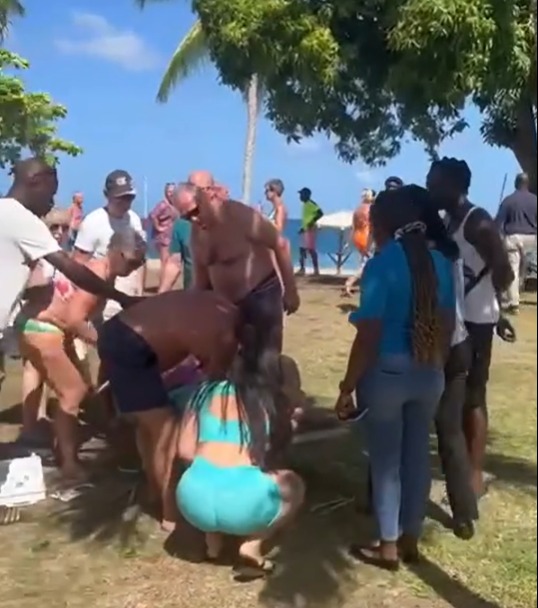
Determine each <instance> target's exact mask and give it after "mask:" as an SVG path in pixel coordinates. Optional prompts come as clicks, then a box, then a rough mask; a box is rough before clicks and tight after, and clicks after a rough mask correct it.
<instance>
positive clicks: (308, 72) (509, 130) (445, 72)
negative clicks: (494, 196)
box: [193, 0, 536, 179]
mask: <svg viewBox="0 0 538 608" xmlns="http://www.w3.org/2000/svg"><path fill="white" fill-rule="evenodd" d="M193 7H194V9H195V10H196V12H197V13H198V15H199V17H200V20H201V23H202V27H203V29H204V32H205V34H206V40H207V44H208V47H209V49H210V53H211V56H212V59H213V61H214V62H215V64H216V65H217V67H218V68H219V70H220V74H221V77H222V80H223V82H224V83H225V84H228V85H231V86H233V87H237V88H240V89H242V88H244V84H245V82H246V80H247V79H248V78H249V76H250V75H251V74H253V73H257V74H259V75H260V78H262V79H263V82H264V85H265V87H266V91H267V110H268V116H269V118H270V119H272V121H273V122H274V124H275V126H276V128H277V129H278V130H279V131H280V132H282V133H283V134H285V135H286V136H288V137H289V138H291V139H297V138H300V137H301V136H305V135H306V136H308V135H311V134H312V133H314V132H316V131H321V132H326V133H328V134H332V135H333V136H335V137H336V141H337V144H336V148H337V151H338V153H339V154H340V156H341V157H342V158H343V159H345V160H347V161H350V162H351V161H353V160H355V159H356V158H357V157H361V158H362V159H363V160H364V161H365V162H367V163H369V164H374V165H375V164H380V163H383V162H384V161H386V160H387V159H389V158H391V157H393V156H394V155H396V154H397V153H398V152H399V151H400V147H401V144H402V141H404V139H405V137H406V134H410V135H411V137H413V138H415V139H418V140H420V141H422V142H424V144H425V146H426V148H427V149H428V150H429V151H430V152H431V153H432V154H434V153H435V150H436V149H437V148H438V146H439V144H440V143H441V142H442V141H443V139H445V138H446V137H449V136H451V135H452V134H454V133H455V132H458V131H461V130H462V129H464V128H465V127H466V126H467V125H466V123H465V121H464V119H463V110H464V108H465V105H466V104H467V103H468V102H469V101H470V100H471V101H473V102H474V103H475V104H476V105H477V106H478V107H479V108H480V110H481V111H482V112H483V117H484V122H483V125H482V133H483V135H484V137H485V139H486V141H487V142H488V143H490V144H493V145H499V146H504V147H508V148H510V149H511V150H513V152H514V153H515V155H516V157H517V159H518V160H519V162H520V164H521V165H522V167H523V168H524V169H525V170H527V171H528V172H529V173H531V174H532V175H533V176H534V179H536V177H535V176H536V30H535V15H536V3H535V0H264V1H263V2H260V1H259V0H193Z"/></svg>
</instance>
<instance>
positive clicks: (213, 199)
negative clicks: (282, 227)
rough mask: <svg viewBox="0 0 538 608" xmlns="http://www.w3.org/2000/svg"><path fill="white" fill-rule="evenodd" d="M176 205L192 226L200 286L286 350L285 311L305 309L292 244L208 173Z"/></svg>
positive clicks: (184, 188)
mask: <svg viewBox="0 0 538 608" xmlns="http://www.w3.org/2000/svg"><path fill="white" fill-rule="evenodd" d="M174 204H175V205H176V207H177V209H178V211H179V212H180V214H181V216H182V218H183V219H186V220H189V221H190V222H191V223H192V239H191V247H192V254H193V262H194V277H195V286H196V288H197V289H204V290H205V289H213V290H214V291H215V292H216V293H218V294H220V295H222V296H224V297H226V298H228V299H229V300H230V301H231V302H234V303H235V304H236V305H237V307H238V308H239V309H240V311H241V314H242V315H243V318H244V321H245V322H248V323H249V324H251V325H254V326H256V327H257V328H258V327H259V328H263V331H264V332H265V336H266V340H267V341H268V343H270V344H271V345H272V346H273V347H274V348H276V349H278V350H279V351H280V350H281V349H282V331H283V330H282V326H283V313H284V310H285V311H286V312H287V313H288V314H292V313H294V312H295V311H296V310H297V309H298V308H299V305H300V300H299V294H298V292H297V285H296V283H295V277H294V275H293V267H292V265H291V259H290V253H289V245H288V242H287V240H286V239H285V238H284V237H283V236H282V235H280V234H279V232H278V230H276V228H275V226H274V225H273V224H272V223H271V222H270V221H268V220H267V219H266V218H264V217H263V216H262V215H261V213H259V212H258V211H256V210H254V209H252V208H251V207H247V206H246V205H243V204H242V203H237V202H236V201H231V200H226V201H225V200H223V199H222V197H221V196H220V194H219V192H215V190H214V181H213V177H212V176H211V174H210V173H208V172H206V171H198V172H195V173H193V174H191V175H190V177H189V183H186V184H180V185H179V186H178V187H177V189H176V195H175V199H174Z"/></svg>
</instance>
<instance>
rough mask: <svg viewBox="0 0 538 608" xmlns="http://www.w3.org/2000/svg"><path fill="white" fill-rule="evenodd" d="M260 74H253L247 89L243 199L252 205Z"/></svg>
mask: <svg viewBox="0 0 538 608" xmlns="http://www.w3.org/2000/svg"><path fill="white" fill-rule="evenodd" d="M258 104H259V92H258V75H257V74H253V75H252V77H251V79H250V82H249V83H248V91H247V115H248V122H247V139H246V143H245V157H244V163H243V193H242V200H243V203H245V205H250V202H251V201H250V199H251V195H252V171H253V167H254V150H255V148H256V127H257V122H258V111H259V107H258Z"/></svg>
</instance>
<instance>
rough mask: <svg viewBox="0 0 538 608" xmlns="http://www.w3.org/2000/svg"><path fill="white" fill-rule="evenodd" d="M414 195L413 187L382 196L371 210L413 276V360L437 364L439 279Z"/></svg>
mask: <svg viewBox="0 0 538 608" xmlns="http://www.w3.org/2000/svg"><path fill="white" fill-rule="evenodd" d="M413 192H414V189H413V187H403V188H399V189H398V190H392V191H386V192H380V193H379V194H378V196H377V198H376V201H375V203H374V204H373V206H372V211H371V220H372V223H373V225H374V230H375V231H376V232H377V231H378V230H379V229H381V230H382V231H384V232H386V233H388V234H389V235H390V236H391V237H392V238H394V239H396V240H397V241H398V242H399V243H400V245H401V246H402V249H403V251H404V253H405V256H406V258H407V263H408V264H409V271H410V275H411V290H412V304H411V306H412V329H411V345H412V351H413V357H414V359H415V360H416V361H417V362H418V363H424V364H435V363H437V362H438V358H439V353H440V352H441V349H442V344H443V336H442V327H441V321H440V316H439V302H438V297H437V291H438V289H437V288H438V285H437V275H436V273H435V267H434V263H433V259H432V256H431V254H430V250H429V248H428V240H427V235H426V228H427V227H426V224H425V223H424V222H423V220H422V212H421V211H422V210H421V206H420V204H417V202H415V200H414V198H413Z"/></svg>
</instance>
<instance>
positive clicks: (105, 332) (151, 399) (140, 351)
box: [97, 316, 168, 414]
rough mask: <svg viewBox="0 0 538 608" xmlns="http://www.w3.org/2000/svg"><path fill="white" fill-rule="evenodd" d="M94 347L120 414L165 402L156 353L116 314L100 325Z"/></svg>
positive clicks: (159, 406) (134, 411)
mask: <svg viewBox="0 0 538 608" xmlns="http://www.w3.org/2000/svg"><path fill="white" fill-rule="evenodd" d="M97 350H98V353H99V357H100V359H101V364H102V366H103V368H104V373H105V375H106V377H107V379H108V381H109V382H110V389H111V391H112V395H113V397H114V399H115V402H116V406H117V408H118V410H119V411H120V413H121V414H133V413H137V412H145V411H148V410H153V409H159V408H162V407H166V406H167V405H168V394H167V391H166V388H165V385H164V383H163V381H162V378H161V371H160V369H159V364H158V360H157V355H156V354H155V353H154V352H153V350H152V348H151V347H150V346H149V345H148V343H147V342H146V341H145V340H144V339H143V338H142V336H140V334H138V333H136V332H135V331H134V330H133V329H131V328H130V327H129V326H128V325H126V324H125V323H123V322H122V321H121V320H120V319H119V318H118V316H115V317H112V319H110V320H109V321H107V322H106V323H104V324H103V326H102V327H101V329H100V331H99V338H98V341H97Z"/></svg>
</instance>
